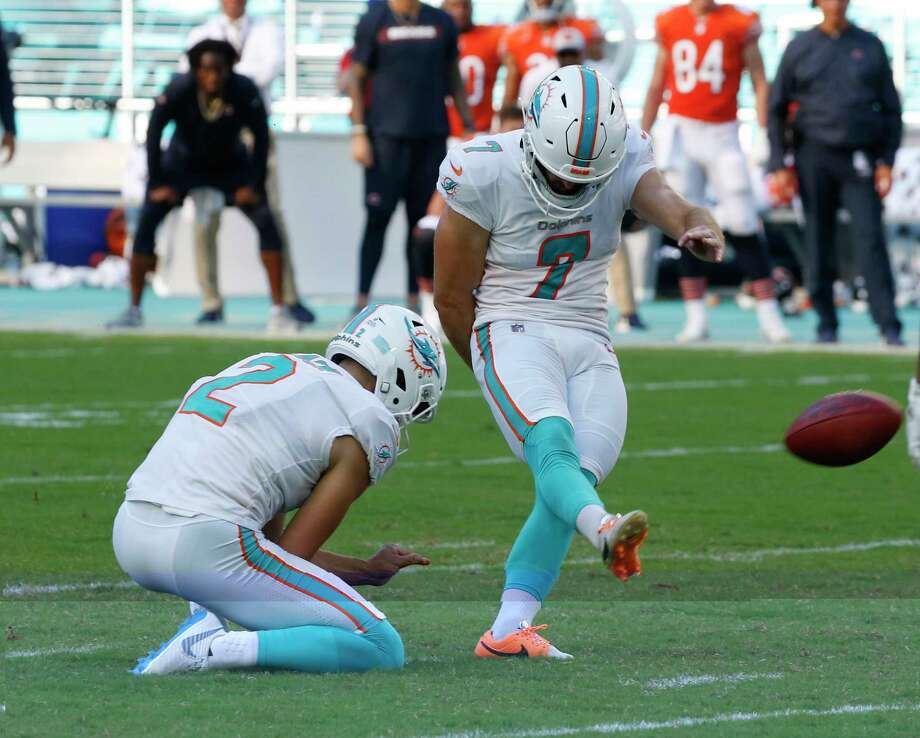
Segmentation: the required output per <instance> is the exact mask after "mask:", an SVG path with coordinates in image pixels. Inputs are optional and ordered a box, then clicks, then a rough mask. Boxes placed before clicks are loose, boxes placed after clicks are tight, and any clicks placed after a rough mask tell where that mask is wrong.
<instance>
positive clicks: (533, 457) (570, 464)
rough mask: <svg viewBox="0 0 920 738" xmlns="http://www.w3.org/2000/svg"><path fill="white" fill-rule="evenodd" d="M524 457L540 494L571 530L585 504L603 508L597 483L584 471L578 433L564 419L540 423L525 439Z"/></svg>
mask: <svg viewBox="0 0 920 738" xmlns="http://www.w3.org/2000/svg"><path fill="white" fill-rule="evenodd" d="M524 458H525V459H527V465H528V466H529V467H530V470H531V472H533V477H534V480H535V481H536V484H537V495H538V496H539V497H540V498H541V499H542V500H543V501H544V502H545V503H546V506H547V507H548V508H549V509H550V510H552V512H553V513H554V514H555V515H556V517H558V518H559V519H560V520H563V521H565V522H566V523H567V524H568V525H569V527H570V528H571V529H573V530H574V529H575V521H576V520H577V519H578V513H579V512H581V509H582V508H583V507H584V506H585V505H601V506H603V503H602V502H601V498H600V497H598V495H597V490H595V489H594V484H595V483H596V481H597V480H596V479H595V477H594V475H593V474H591V473H590V472H587V471H585V470H583V469H582V468H581V462H580V459H579V456H578V449H577V448H576V446H575V430H574V429H573V428H572V426H571V424H570V423H569V422H568V421H567V420H565V419H564V418H559V417H552V418H543V420H541V421H540V422H538V423H537V424H536V425H535V426H534V427H533V428H532V429H531V431H530V433H528V434H527V438H525V439H524ZM592 480H593V482H592Z"/></svg>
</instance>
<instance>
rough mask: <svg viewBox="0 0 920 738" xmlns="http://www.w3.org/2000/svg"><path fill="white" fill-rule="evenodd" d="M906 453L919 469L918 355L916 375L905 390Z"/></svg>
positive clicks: (919, 392)
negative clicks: (906, 390)
mask: <svg viewBox="0 0 920 738" xmlns="http://www.w3.org/2000/svg"><path fill="white" fill-rule="evenodd" d="M907 453H908V454H910V458H911V460H912V461H913V462H914V464H915V465H916V467H917V468H918V469H920V355H918V356H917V375H916V376H915V377H914V378H913V379H911V380H910V389H909V390H908V392H907Z"/></svg>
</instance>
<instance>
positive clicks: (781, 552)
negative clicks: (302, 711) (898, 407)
mask: <svg viewBox="0 0 920 738" xmlns="http://www.w3.org/2000/svg"><path fill="white" fill-rule="evenodd" d="M878 548H920V539H918V538H893V539H889V540H884V541H869V542H867V543H843V544H841V545H839V546H814V547H811V548H791V547H778V548H761V549H754V550H752V551H722V552H719V553H695V552H690V551H664V552H661V553H656V552H654V551H651V552H649V553H643V554H642V559H643V560H644V561H668V560H677V561H714V562H737V563H742V564H751V563H756V562H758V561H763V560H764V559H766V558H772V557H782V556H810V555H814V554H823V555H833V554H848V553H857V552H860V551H874V550H875V549H878ZM599 564H600V559H599V558H590V559H571V560H569V561H566V562H565V566H598V565H599ZM502 567H504V564H486V563H483V562H475V561H474V562H470V563H466V564H433V565H431V566H426V567H424V568H412V569H406V570H405V571H404V572H403V573H404V574H409V573H421V572H477V571H485V570H489V569H501V568H502Z"/></svg>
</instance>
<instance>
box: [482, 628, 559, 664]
mask: <svg viewBox="0 0 920 738" xmlns="http://www.w3.org/2000/svg"><path fill="white" fill-rule="evenodd" d="M546 627H547V626H545V625H528V624H527V623H521V627H520V628H518V629H517V630H516V631H514V633H512V634H511V635H509V636H507V637H505V638H503V639H502V640H500V641H496V640H495V639H494V638H493V637H492V631H491V630H487V631H486V632H485V633H483V634H482V638H480V639H479V643H477V644H476V650H475V651H474V652H473V653H474V654H475V655H476V656H479V657H480V658H484V659H495V658H519V659H535V658H550V659H570V658H572V655H571V654H568V653H564V652H563V651H560V650H559V649H558V648H556V647H555V646H553V644H552V643H550V642H549V641H548V640H546V639H545V638H544V637H543V636H541V635H539V634H538V632H537V631H540V630H544V629H545V628H546Z"/></svg>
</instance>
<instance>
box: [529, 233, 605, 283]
mask: <svg viewBox="0 0 920 738" xmlns="http://www.w3.org/2000/svg"><path fill="white" fill-rule="evenodd" d="M590 251H591V231H579V232H578V233H568V234H566V235H560V236H550V237H549V238H547V239H546V240H545V241H544V242H543V243H541V244H540V253H539V255H538V256H537V266H545V267H549V269H547V270H546V276H545V277H543V279H542V280H541V281H540V284H538V285H537V287H536V289H535V290H534V291H533V292H532V293H531V295H530V296H531V297H538V298H540V299H541V300H555V299H556V296H557V295H558V294H559V290H561V289H562V288H563V287H564V286H565V280H567V279H568V278H569V272H571V271H572V267H574V266H575V264H576V263H577V262H579V261H584V260H585V259H587V258H588V254H589V253H590Z"/></svg>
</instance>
